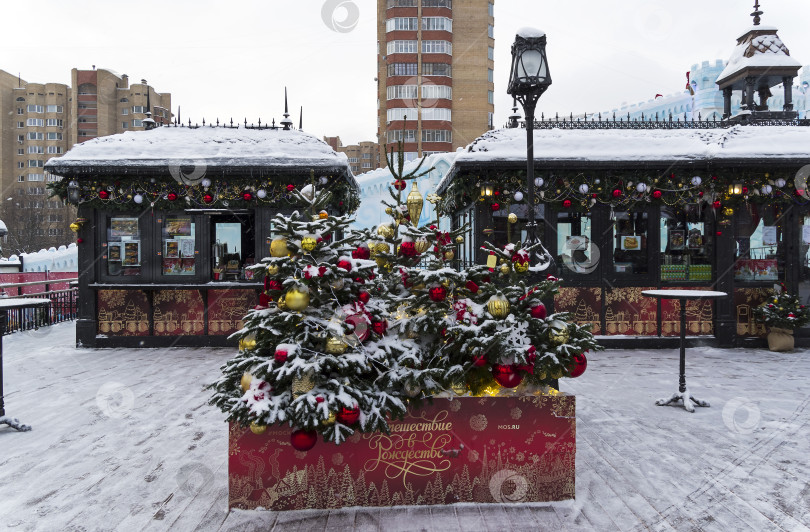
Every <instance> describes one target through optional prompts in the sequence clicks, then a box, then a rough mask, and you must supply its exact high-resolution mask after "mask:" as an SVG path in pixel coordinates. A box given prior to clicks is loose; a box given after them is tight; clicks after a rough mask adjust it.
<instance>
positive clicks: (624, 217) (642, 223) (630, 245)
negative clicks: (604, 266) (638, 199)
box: [611, 212, 649, 274]
mask: <svg viewBox="0 0 810 532" xmlns="http://www.w3.org/2000/svg"><path fill="white" fill-rule="evenodd" d="M611 222H612V224H613V272H614V273H618V274H640V273H644V274H646V273H647V272H648V269H649V260H648V257H647V226H648V217H647V213H646V212H634V213H629V212H617V213H614V214H613V218H612V220H611Z"/></svg>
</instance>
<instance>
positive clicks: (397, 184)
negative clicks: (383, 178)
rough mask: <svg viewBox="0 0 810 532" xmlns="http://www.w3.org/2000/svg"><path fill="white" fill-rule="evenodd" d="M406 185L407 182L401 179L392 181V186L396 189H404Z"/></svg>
mask: <svg viewBox="0 0 810 532" xmlns="http://www.w3.org/2000/svg"><path fill="white" fill-rule="evenodd" d="M406 186H407V184H406V183H405V181H403V180H402V179H397V180H396V181H394V188H395V189H397V190H405V187H406Z"/></svg>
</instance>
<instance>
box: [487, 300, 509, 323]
mask: <svg viewBox="0 0 810 532" xmlns="http://www.w3.org/2000/svg"><path fill="white" fill-rule="evenodd" d="M487 310H488V311H489V313H490V314H492V317H493V318H496V319H499V320H502V319H504V318H505V317H507V316H508V315H509V300H508V299H506V297H504V296H503V295H502V294H497V295H494V296H492V297H490V298H489V301H487Z"/></svg>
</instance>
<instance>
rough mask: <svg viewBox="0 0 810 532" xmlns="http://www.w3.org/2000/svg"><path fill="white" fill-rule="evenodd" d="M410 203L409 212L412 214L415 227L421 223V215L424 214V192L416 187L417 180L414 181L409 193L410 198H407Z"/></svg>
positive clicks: (407, 202)
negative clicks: (420, 191) (421, 192)
mask: <svg viewBox="0 0 810 532" xmlns="http://www.w3.org/2000/svg"><path fill="white" fill-rule="evenodd" d="M405 203H406V204H407V205H408V214H409V215H410V216H411V224H413V226H414V227H416V226H418V225H419V217H420V216H422V194H420V193H419V189H418V188H417V187H416V180H414V182H413V188H411V191H410V192H409V193H408V199H406V200H405Z"/></svg>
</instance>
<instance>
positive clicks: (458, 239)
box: [456, 235, 464, 244]
mask: <svg viewBox="0 0 810 532" xmlns="http://www.w3.org/2000/svg"><path fill="white" fill-rule="evenodd" d="M456 242H457V243H459V244H463V243H464V237H463V236H461V235H458V236H457V237H456Z"/></svg>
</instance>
